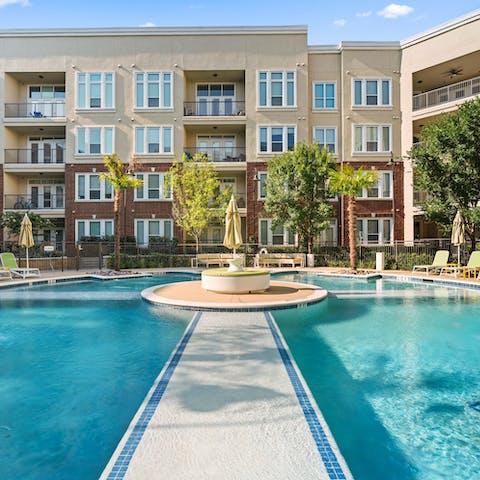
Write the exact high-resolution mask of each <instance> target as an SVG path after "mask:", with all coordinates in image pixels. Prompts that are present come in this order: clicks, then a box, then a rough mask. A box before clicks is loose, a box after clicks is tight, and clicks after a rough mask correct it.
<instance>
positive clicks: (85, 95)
mask: <svg viewBox="0 0 480 480" xmlns="http://www.w3.org/2000/svg"><path fill="white" fill-rule="evenodd" d="M113 79H114V74H113V73H108V72H106V73H77V108H87V109H97V108H114V106H115V89H114V82H113Z"/></svg>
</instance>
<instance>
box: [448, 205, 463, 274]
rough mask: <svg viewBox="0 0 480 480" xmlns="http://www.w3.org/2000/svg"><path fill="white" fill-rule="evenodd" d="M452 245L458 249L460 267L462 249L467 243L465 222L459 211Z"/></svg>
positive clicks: (454, 223) (453, 229) (453, 228)
mask: <svg viewBox="0 0 480 480" xmlns="http://www.w3.org/2000/svg"><path fill="white" fill-rule="evenodd" d="M450 240H451V242H452V245H455V246H456V247H458V266H460V248H461V246H462V245H463V244H464V243H465V221H464V219H463V215H462V212H461V211H460V210H458V211H457V214H456V215H455V218H454V220H453V225H452V237H451V239H450Z"/></svg>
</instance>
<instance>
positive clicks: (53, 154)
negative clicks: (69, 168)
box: [5, 146, 65, 165]
mask: <svg viewBox="0 0 480 480" xmlns="http://www.w3.org/2000/svg"><path fill="white" fill-rule="evenodd" d="M64 162H65V149H63V148H61V147H58V146H57V147H56V148H40V149H38V148H37V149H32V148H6V149H5V163H6V164H15V165H18V164H33V165H38V164H63V163H64Z"/></svg>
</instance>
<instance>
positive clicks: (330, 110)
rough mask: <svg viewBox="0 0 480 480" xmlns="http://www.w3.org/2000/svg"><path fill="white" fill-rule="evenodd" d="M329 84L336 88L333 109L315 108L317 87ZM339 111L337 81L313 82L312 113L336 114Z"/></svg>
mask: <svg viewBox="0 0 480 480" xmlns="http://www.w3.org/2000/svg"><path fill="white" fill-rule="evenodd" d="M328 83H331V84H333V86H334V97H333V103H334V106H333V107H323V108H322V107H316V106H315V85H318V84H323V85H326V84H328ZM326 98H327V97H326V95H325V99H326ZM336 110H337V81H336V80H313V81H312V111H314V112H335V111H336Z"/></svg>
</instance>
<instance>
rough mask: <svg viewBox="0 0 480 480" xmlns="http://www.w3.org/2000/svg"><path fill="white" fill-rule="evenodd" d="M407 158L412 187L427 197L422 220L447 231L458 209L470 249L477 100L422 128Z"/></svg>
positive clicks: (476, 219)
mask: <svg viewBox="0 0 480 480" xmlns="http://www.w3.org/2000/svg"><path fill="white" fill-rule="evenodd" d="M420 140H421V141H420V142H419V143H418V144H416V145H414V146H413V148H412V150H411V151H410V157H411V159H412V164H413V167H414V172H415V173H414V178H415V187H416V188H417V189H418V190H420V191H423V192H426V193H427V194H428V197H427V198H428V199H427V200H426V201H425V202H424V203H423V209H424V212H425V217H426V218H427V219H428V220H431V221H434V222H436V223H437V224H439V225H440V226H441V227H442V228H443V229H444V230H446V231H449V230H450V228H451V225H452V221H453V218H454V216H455V213H456V211H457V210H461V211H462V213H463V215H464V218H465V222H466V228H465V233H466V234H467V236H468V237H469V239H470V241H471V245H472V250H474V249H475V237H476V232H477V229H478V226H479V224H480V207H479V205H480V203H479V202H480V99H478V98H477V99H476V100H472V101H469V102H465V103H463V104H462V105H460V106H459V107H458V110H457V111H456V112H454V113H451V114H448V115H444V116H442V117H440V118H439V119H438V120H436V121H435V122H434V123H431V124H430V125H427V126H425V127H424V128H423V130H422V134H421V138H420Z"/></svg>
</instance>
